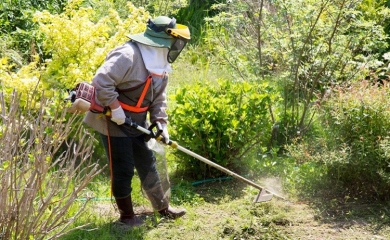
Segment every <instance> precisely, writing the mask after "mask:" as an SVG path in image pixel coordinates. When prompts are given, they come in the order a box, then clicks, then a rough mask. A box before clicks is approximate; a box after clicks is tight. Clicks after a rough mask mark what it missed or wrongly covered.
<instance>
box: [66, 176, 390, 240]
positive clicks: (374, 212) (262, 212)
mask: <svg viewBox="0 0 390 240" xmlns="http://www.w3.org/2000/svg"><path fill="white" fill-rule="evenodd" d="M178 192H179V193H180V194H179V197H185V196H186V197H187V199H186V201H182V199H177V200H175V201H174V202H182V204H181V207H184V208H186V210H187V214H186V215H185V216H184V217H182V218H180V219H177V220H169V219H163V218H160V217H159V215H149V216H148V218H147V221H146V224H145V225H144V226H143V227H140V228H135V229H132V230H128V231H123V230H121V229H118V228H115V227H114V225H113V224H112V222H113V221H115V220H116V219H117V217H118V215H117V212H116V211H115V209H114V207H113V205H112V204H111V203H110V202H109V201H108V202H107V201H101V202H98V201H94V202H90V205H89V209H88V211H87V212H85V214H84V215H83V217H82V218H80V219H79V220H78V221H77V222H76V225H83V224H85V223H90V225H89V226H88V227H85V228H83V229H78V230H75V231H73V232H71V233H69V234H68V235H67V236H63V237H62V238H61V239H62V240H70V239H72V240H74V239H85V240H86V239H102V240H111V239H144V240H149V239H150V240H152V239H175V240H176V239H178V240H180V239H183V240H187V239H197V240H198V239H205V240H206V239H207V240H210V239H211V240H213V239H388V238H389V237H390V226H389V217H390V216H389V214H388V213H389V212H388V209H389V207H390V205H389V203H384V204H375V205H374V204H370V205H367V204H359V203H350V204H349V203H343V204H341V203H339V204H338V205H337V206H336V205H333V206H334V207H331V206H330V205H329V204H328V203H329V201H328V200H322V202H321V199H318V200H317V199H313V200H316V201H313V202H315V203H316V204H315V205H311V204H310V203H309V202H289V201H284V200H280V199H277V198H273V199H272V200H271V201H269V202H264V203H252V200H253V198H254V196H255V195H256V194H257V193H258V190H257V189H254V188H252V187H248V186H246V185H244V184H243V183H241V182H238V181H237V180H234V179H232V180H228V181H224V182H214V183H206V184H202V185H199V186H196V187H191V186H190V184H181V185H177V186H175V187H174V188H173V199H175V198H177V197H178V196H177V195H176V193H178ZM188 196H194V198H193V199H192V201H191V200H190V198H188ZM174 202H173V204H174V205H176V204H175V203H174ZM144 208H146V209H150V208H149V205H148V204H147V203H146V204H142V205H139V204H137V206H136V210H143V209H144ZM341 209H342V211H341ZM329 213H331V214H329ZM355 213H356V214H355Z"/></svg>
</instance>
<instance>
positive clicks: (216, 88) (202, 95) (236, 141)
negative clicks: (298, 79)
mask: <svg viewBox="0 0 390 240" xmlns="http://www.w3.org/2000/svg"><path fill="white" fill-rule="evenodd" d="M267 89H268V87H267V85H266V84H265V83H262V84H259V83H256V84H254V83H251V82H229V81H227V80H218V84H216V85H213V84H211V83H206V82H197V83H195V84H193V85H192V86H186V87H183V88H180V89H178V90H177V91H176V94H175V95H174V99H175V100H176V106H175V109H174V110H173V111H172V112H171V113H170V125H171V129H172V134H171V135H172V139H175V140H177V141H178V142H179V144H180V143H183V144H185V146H187V147H188V148H189V149H190V150H191V151H194V152H196V153H197V154H199V155H201V156H203V157H205V158H207V159H209V160H211V161H214V162H215V163H217V164H219V165H222V166H225V167H228V168H230V169H234V168H237V166H243V165H244V166H245V163H242V162H241V161H240V160H242V157H243V156H244V155H245V154H246V153H248V151H249V150H251V149H252V148H259V150H261V149H266V147H267V145H268V143H269V140H270V132H271V125H272V123H271V120H270V115H269V113H268V101H269V100H270V97H269V96H268V94H267ZM175 154H176V156H178V157H179V159H181V160H183V161H182V163H181V165H180V167H182V168H183V170H184V171H188V174H189V175H192V176H195V177H200V176H202V177H210V176H215V175H216V171H215V170H212V169H211V168H210V167H207V166H205V165H204V164H201V163H200V162H199V161H198V160H194V159H192V158H189V157H186V156H185V155H183V154H181V153H180V152H179V151H176V152H175ZM218 173H219V174H220V172H218Z"/></svg>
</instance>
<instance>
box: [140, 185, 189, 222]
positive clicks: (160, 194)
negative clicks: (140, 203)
mask: <svg viewBox="0 0 390 240" xmlns="http://www.w3.org/2000/svg"><path fill="white" fill-rule="evenodd" d="M145 192H146V195H147V196H148V198H149V200H150V202H151V204H152V207H153V209H154V210H156V211H158V212H159V213H160V214H161V215H162V216H164V217H169V218H172V219H176V218H179V217H181V216H183V215H184V214H186V210H184V209H175V208H173V207H171V206H169V199H168V197H167V196H166V195H165V194H164V190H163V188H162V185H161V184H158V185H156V186H155V187H153V188H151V189H148V190H145Z"/></svg>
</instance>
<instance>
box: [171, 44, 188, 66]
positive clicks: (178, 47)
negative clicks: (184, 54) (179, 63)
mask: <svg viewBox="0 0 390 240" xmlns="http://www.w3.org/2000/svg"><path fill="white" fill-rule="evenodd" d="M187 42H188V41H187V40H186V39H182V38H176V40H175V42H174V43H173V44H172V46H171V48H170V49H169V52H168V56H167V59H168V62H169V63H173V62H174V61H175V60H176V58H177V57H178V56H179V55H180V53H181V51H182V50H183V48H184V47H185V46H186V44H187Z"/></svg>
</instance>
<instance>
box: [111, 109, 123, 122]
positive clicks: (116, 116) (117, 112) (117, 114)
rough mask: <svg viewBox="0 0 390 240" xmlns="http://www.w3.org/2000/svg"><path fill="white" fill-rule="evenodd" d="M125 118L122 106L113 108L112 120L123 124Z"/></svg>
mask: <svg viewBox="0 0 390 240" xmlns="http://www.w3.org/2000/svg"><path fill="white" fill-rule="evenodd" d="M125 119H126V115H125V112H124V111H123V109H122V107H121V106H119V107H117V108H115V109H112V110H111V121H113V122H115V123H116V124H118V125H122V124H124V123H125Z"/></svg>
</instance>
